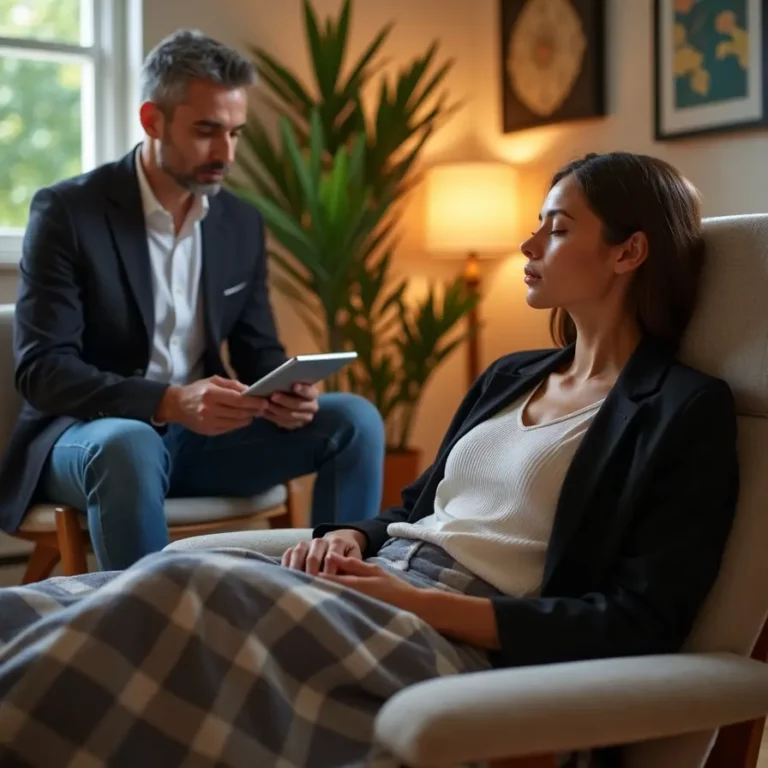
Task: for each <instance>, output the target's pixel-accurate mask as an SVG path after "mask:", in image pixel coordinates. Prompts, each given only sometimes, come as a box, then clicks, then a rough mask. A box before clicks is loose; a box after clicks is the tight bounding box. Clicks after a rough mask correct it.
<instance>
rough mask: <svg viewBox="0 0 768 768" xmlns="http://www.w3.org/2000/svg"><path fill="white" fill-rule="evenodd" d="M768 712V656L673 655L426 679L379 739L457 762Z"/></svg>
mask: <svg viewBox="0 0 768 768" xmlns="http://www.w3.org/2000/svg"><path fill="white" fill-rule="evenodd" d="M767 712H768V665H766V664H763V663H761V662H757V661H752V660H751V659H745V658H742V657H740V656H736V655H734V654H730V653H711V654H675V655H664V656H645V657H635V658H619V659H601V660H597V661H584V662H570V663H565V664H550V665H544V666H536V667H521V668H515V669H504V670H491V671H488V672H477V673H472V674H466V675H455V676H451V677H444V678H438V679H436V680H431V681H429V682H426V683H420V684H418V685H415V686H412V687H410V688H406V689H405V690H403V691H401V692H400V693H398V694H396V695H395V696H394V697H392V698H391V699H390V700H389V701H388V702H387V703H386V705H385V706H384V707H383V708H382V710H381V711H380V713H379V715H378V718H377V721H376V738H377V740H378V741H379V742H380V743H381V744H383V745H384V746H385V747H386V748H387V749H388V750H389V751H390V752H392V753H393V754H395V755H396V756H397V757H398V758H400V759H401V760H403V761H404V762H406V763H407V764H408V765H411V766H414V767H417V766H436V765H456V764H458V763H462V762H470V761H477V760H492V759H500V758H507V757H520V756H524V755H535V754H541V753H548V754H553V753H554V754H556V753H562V752H570V751H576V750H581V749H589V748H592V747H601V746H610V745H617V744H627V743H632V742H636V741H643V740H646V739H654V738H660V737H666V736H673V735H678V734H683V733H689V732H695V731H706V730H715V729H717V728H719V727H720V726H723V725H728V724H730V723H736V722H742V721H745V720H751V719H754V718H757V717H762V716H763V715H765V714H766V713H767Z"/></svg>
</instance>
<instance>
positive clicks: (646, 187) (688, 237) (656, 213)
mask: <svg viewBox="0 0 768 768" xmlns="http://www.w3.org/2000/svg"><path fill="white" fill-rule="evenodd" d="M571 175H572V176H573V177H574V178H575V179H576V181H577V182H578V184H579V186H580V187H581V191H582V192H583V194H584V197H585V198H586V200H587V204H588V205H589V207H590V209H591V210H592V212H593V213H594V214H595V215H596V216H597V217H598V218H599V219H600V220H601V221H602V224H603V238H604V240H605V242H606V243H608V244H610V245H618V244H619V243H623V242H624V241H625V240H627V239H628V238H629V237H630V236H631V235H633V234H634V233H635V232H643V233H645V236H646V238H647V239H648V257H647V258H646V260H645V262H643V264H642V265H641V266H640V267H639V268H638V269H637V271H636V273H635V275H634V278H633V279H632V282H631V284H630V288H629V300H630V301H631V302H632V304H633V305H634V308H635V312H636V314H637V320H638V322H639V324H640V329H641V331H642V333H643V335H645V336H649V337H652V338H653V339H654V340H656V341H658V342H660V343H662V344H664V345H666V346H668V347H670V348H671V349H673V350H676V349H677V347H678V346H679V344H680V340H681V338H682V336H683V334H684V332H685V329H686V328H687V326H688V323H689V321H690V319H691V315H692V314H693V310H694V307H695V305H696V298H697V295H698V287H699V277H700V275H701V268H702V266H703V262H704V241H703V238H702V228H701V200H700V197H699V193H698V192H697V190H696V189H695V187H693V185H692V184H691V183H690V182H689V181H688V180H687V179H685V177H684V176H683V175H682V174H681V173H680V172H679V171H678V170H677V169H676V168H674V167H673V166H671V165H670V164H669V163H666V162H664V161H663V160H659V159H657V158H654V157H648V156H647V155H635V154H631V153H628V152H612V153H609V154H604V155H597V154H590V155H587V156H586V157H584V158H582V159H581V160H576V161H574V162H572V163H569V164H568V165H566V166H565V167H564V168H562V169H560V170H559V171H558V172H557V173H556V174H555V176H554V177H553V179H552V184H551V185H550V188H551V187H553V186H554V185H555V184H557V183H558V182H559V181H560V180H561V179H563V178H565V177H566V176H571ZM549 328H550V333H551V334H552V339H553V340H554V342H555V343H556V344H558V345H560V346H566V345H568V344H572V343H573V342H574V341H576V326H575V325H574V323H573V320H572V319H571V317H570V315H568V313H567V312H566V311H565V310H563V309H559V308H558V309H554V310H553V311H552V314H551V316H550V321H549Z"/></svg>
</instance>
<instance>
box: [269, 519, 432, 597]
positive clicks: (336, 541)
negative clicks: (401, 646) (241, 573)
mask: <svg viewBox="0 0 768 768" xmlns="http://www.w3.org/2000/svg"><path fill="white" fill-rule="evenodd" d="M365 545H366V537H365V536H364V535H363V534H362V533H360V532H359V531H355V530H352V529H349V528H348V529H343V530H338V531H333V532H332V533H327V534H326V535H325V536H323V537H322V538H317V539H312V541H300V542H299V543H298V544H296V545H294V546H293V547H291V548H290V549H288V550H286V552H285V553H284V554H283V558H282V560H281V565H283V566H284V567H286V568H293V569H295V570H299V571H305V572H306V573H308V574H310V575H311V576H319V577H320V578H322V579H325V580H326V581H332V582H334V583H336V584H340V585H341V586H344V587H348V588H350V589H354V590H355V591H357V592H362V593H363V594H364V595H368V596H369V597H373V598H376V599H378V600H382V601H383V602H385V603H389V605H393V606H395V607H397V608H402V609H403V610H405V611H412V612H416V605H417V603H418V600H419V597H420V596H421V595H423V594H424V590H421V589H419V588H418V587H414V586H413V585H412V584H409V583H408V582H407V581H405V580H403V579H400V578H398V577H397V576H395V575H393V574H392V573H390V572H389V571H387V570H385V569H384V568H382V567H380V566H378V565H375V564H374V563H369V562H366V561H365V560H363V554H362V553H363V549H364V548H365Z"/></svg>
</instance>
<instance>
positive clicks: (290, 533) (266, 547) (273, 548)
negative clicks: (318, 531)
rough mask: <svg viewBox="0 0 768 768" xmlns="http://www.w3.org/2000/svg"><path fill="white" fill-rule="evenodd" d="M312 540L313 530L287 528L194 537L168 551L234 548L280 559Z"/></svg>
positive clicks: (176, 543)
mask: <svg viewBox="0 0 768 768" xmlns="http://www.w3.org/2000/svg"><path fill="white" fill-rule="evenodd" d="M311 538H312V529H311V528H285V529H280V528H278V529H275V530H272V531H237V532H232V533H212V534H211V535H209V536H193V537H191V538H188V539H180V540H179V541H174V542H172V543H171V544H169V545H168V546H167V547H166V548H165V549H166V551H167V550H187V549H219V548H229V547H234V548H236V549H249V550H251V551H253V552H260V553H261V554H263V555H267V556H268V557H280V556H281V555H282V554H283V552H285V550H286V549H288V548H289V547H292V546H294V544H298V542H299V541H308V540H309V539H311Z"/></svg>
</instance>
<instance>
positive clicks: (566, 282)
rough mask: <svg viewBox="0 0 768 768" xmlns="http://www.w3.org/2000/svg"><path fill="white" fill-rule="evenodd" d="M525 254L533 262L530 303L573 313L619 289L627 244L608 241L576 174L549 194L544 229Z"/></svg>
mask: <svg viewBox="0 0 768 768" xmlns="http://www.w3.org/2000/svg"><path fill="white" fill-rule="evenodd" d="M520 250H521V251H522V252H523V254H524V255H525V256H526V257H527V259H528V263H527V265H526V267H525V282H526V284H527V285H528V295H527V302H528V304H529V305H530V306H531V307H533V308H535V309H551V308H553V307H560V308H562V309H565V310H567V311H569V312H571V313H573V311H574V310H575V311H578V310H579V308H580V307H583V306H589V305H593V304H598V303H601V302H602V301H603V300H604V299H605V298H606V297H607V296H608V294H609V293H610V292H611V291H612V290H614V289H615V288H616V283H617V278H618V277H619V275H618V274H617V263H618V262H619V261H620V254H621V251H622V250H623V246H610V245H607V244H606V243H605V242H604V241H603V231H602V223H601V221H600V219H599V218H598V217H597V216H596V215H595V214H594V213H593V212H592V211H591V210H590V209H589V206H588V205H587V201H586V198H585V197H584V194H583V193H582V191H581V188H580V187H579V184H578V182H577V181H576V179H575V178H574V177H573V176H572V175H570V176H566V177H565V178H563V179H561V180H560V181H559V182H558V183H557V184H555V186H553V187H552V189H551V190H550V191H549V194H548V195H547V197H546V200H545V201H544V205H543V207H542V209H541V213H540V214H539V228H538V229H537V230H536V232H533V233H532V234H531V237H529V238H528V239H527V240H526V241H525V242H524V243H523V244H522V245H521V246H520ZM618 271H619V272H622V271H623V270H622V269H619V270H618Z"/></svg>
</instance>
